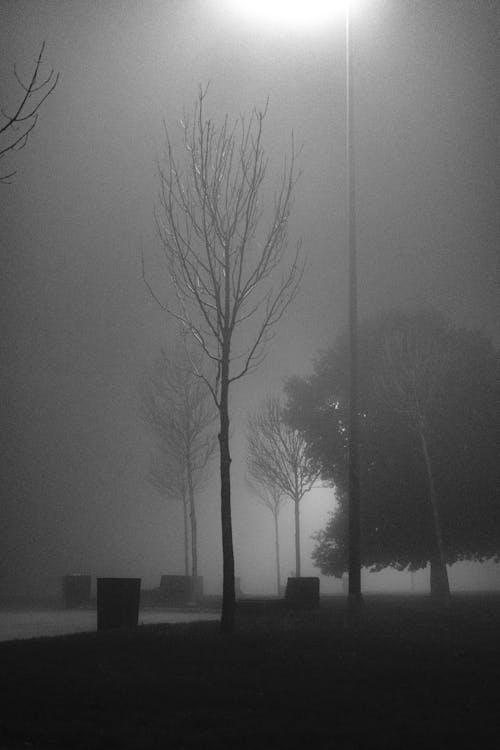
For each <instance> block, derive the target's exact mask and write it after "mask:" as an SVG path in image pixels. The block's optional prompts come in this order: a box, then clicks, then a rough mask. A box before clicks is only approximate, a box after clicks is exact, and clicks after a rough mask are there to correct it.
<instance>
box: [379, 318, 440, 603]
mask: <svg viewBox="0 0 500 750" xmlns="http://www.w3.org/2000/svg"><path fill="white" fill-rule="evenodd" d="M426 322H427V321H426V320H418V319H415V320H410V319H408V320H406V322H405V323H404V324H403V325H400V326H397V327H395V328H394V329H393V330H392V331H390V332H389V333H387V335H386V337H385V341H384V344H383V351H382V357H381V362H382V364H381V367H380V370H379V371H378V373H377V374H376V389H377V392H378V394H379V396H380V397H381V399H382V400H383V402H384V403H385V404H386V405H387V406H388V407H389V408H390V409H392V410H394V412H396V413H398V414H400V415H402V416H403V418H404V419H405V420H407V422H408V423H409V425H410V427H411V428H412V430H414V432H415V434H416V436H417V438H418V442H419V445H420V450H421V452H422V458H423V460H424V465H425V471H426V476H427V487H428V493H429V503H430V508H431V512H432V522H433V529H434V547H435V552H434V554H433V555H432V557H431V560H430V571H431V593H432V594H434V595H435V596H436V597H437V598H439V599H441V600H442V601H443V603H445V604H447V603H448V602H449V597H450V586H449V581H448V572H447V568H446V552H445V545H444V541H443V532H442V525H441V518H440V512H439V499H438V496H437V492H436V484H435V478H434V477H435V467H434V466H433V460H432V450H431V444H432V439H433V437H434V436H433V435H432V430H431V416H432V412H433V410H434V409H435V407H436V403H437V399H438V398H439V392H440V389H441V388H442V387H443V382H444V378H445V375H446V373H447V369H448V365H449V360H450V352H451V347H452V337H451V334H450V333H449V331H448V329H447V328H446V327H442V326H439V327H438V328H436V327H435V326H433V327H429V326H428V325H426Z"/></svg>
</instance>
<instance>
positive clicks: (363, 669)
mask: <svg viewBox="0 0 500 750" xmlns="http://www.w3.org/2000/svg"><path fill="white" fill-rule="evenodd" d="M238 619H239V621H238V632H237V634H236V635H235V636H234V637H233V638H229V639H228V638H224V637H222V636H221V635H220V634H219V631H218V624H217V623H209V622H206V623H192V624H189V625H186V624H183V625H170V626H168V625H162V626H143V627H142V628H139V630H138V631H136V632H133V633H106V634H104V633H100V634H97V633H94V634H85V635H71V636H64V637H58V638H51V639H38V640H31V641H20V642H14V643H5V644H0V748H2V750H9V749H11V748H12V750H17V749H20V748H24V749H26V748H35V749H36V748H40V749H42V748H67V749H68V750H70V749H71V748H82V749H83V748H84V749H85V750H87V749H89V750H90V749H93V748H95V749H97V748H102V749H103V750H104V749H106V750H112V749H113V748H116V749H117V750H118V749H120V750H122V749H123V750H126V749H127V748H137V750H147V749H148V748H165V750H167V748H168V749H173V748H200V749H202V750H205V748H228V749H229V748H252V749H255V750H267V749H271V748H273V750H281V749H282V748H292V747H293V748H295V747H302V748H305V750H309V749H311V750H316V749H317V748H329V749H330V748H331V749H332V750H334V749H339V750H347V749H349V750H362V749H364V748H380V749H381V750H382V749H383V750H391V749H394V750H396V748H397V749H398V750H406V749H407V748H425V749H426V750H429V749H434V748H436V749H437V748H439V749H440V750H441V749H443V748H462V747H467V748H469V749H470V750H476V749H478V748H479V749H481V750H483V749H486V748H490V747H497V746H498V742H499V739H498V738H499V735H500V719H499V703H498V700H499V696H500V648H499V635H500V597H498V596H496V595H495V596H494V595H484V596H480V595H469V596H462V597H457V598H456V600H455V602H454V608H453V617H452V620H451V623H450V621H449V620H448V618H447V617H445V616H442V615H441V614H439V612H436V611H435V610H433V609H432V608H431V607H430V606H429V603H428V602H427V600H424V599H423V598H418V597H413V598H410V597H408V598H404V597H395V596H394V597H381V598H375V597H372V598H369V599H367V600H366V610H365V615H364V622H363V625H362V627H361V628H360V629H359V631H358V632H353V631H352V630H351V629H348V628H346V627H345V621H344V614H343V601H342V599H340V598H338V599H332V600H330V601H327V602H324V603H323V604H322V608H321V610H320V611H319V612H315V613H312V612H311V613H304V614H302V615H301V614H299V613H295V614H294V613H290V612H285V611H283V610H280V609H276V611H274V610H273V609H272V608H269V609H268V610H265V611H262V612H258V613H256V612H255V610H252V608H251V607H247V608H246V610H245V611H244V612H243V611H242V612H241V614H240V615H239V618H238Z"/></svg>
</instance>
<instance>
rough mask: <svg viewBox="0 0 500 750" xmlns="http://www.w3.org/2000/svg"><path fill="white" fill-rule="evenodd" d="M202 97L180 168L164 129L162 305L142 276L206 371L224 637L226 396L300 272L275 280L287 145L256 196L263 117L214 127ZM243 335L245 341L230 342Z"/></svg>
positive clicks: (283, 243) (230, 578)
mask: <svg viewBox="0 0 500 750" xmlns="http://www.w3.org/2000/svg"><path fill="white" fill-rule="evenodd" d="M205 97H206V89H205V90H202V89H201V88H200V91H199V94H198V98H197V101H196V103H195V106H194V112H193V116H192V118H186V119H185V120H184V121H183V122H182V123H181V124H182V130H183V137H184V144H183V145H184V156H185V160H186V162H185V167H184V169H182V167H181V165H180V164H179V163H178V161H177V159H176V157H175V155H174V149H173V145H172V141H171V138H170V136H169V133H168V130H167V129H165V130H166V151H165V158H164V162H163V164H162V165H160V168H159V173H160V184H161V197H160V200H161V211H159V212H158V214H157V225H158V232H159V235H160V238H161V242H162V250H163V254H162V257H163V259H164V261H165V264H166V269H167V271H168V275H169V279H170V282H171V287H172V289H173V294H171V297H170V298H167V297H166V295H162V296H161V297H160V295H159V294H158V293H157V292H156V291H155V290H154V288H153V285H152V284H151V283H150V282H149V281H148V280H147V279H146V275H145V271H144V262H143V276H144V279H145V281H146V283H147V284H148V286H149V288H150V290H151V292H152V294H153V296H154V297H155V299H156V300H157V301H158V302H159V304H160V305H161V307H162V308H163V309H164V310H165V311H167V312H168V313H169V314H170V315H172V316H173V317H174V318H176V319H177V320H179V321H180V322H181V323H182V325H183V327H184V329H185V330H186V331H188V332H189V333H190V334H191V335H192V336H193V338H194V340H195V341H196V342H197V344H198V346H199V347H200V349H201V350H202V351H203V353H204V355H205V357H206V359H207V360H208V362H209V363H210V364H211V366H212V367H211V371H210V372H209V373H208V374H207V373H203V372H201V371H198V374H199V376H200V377H201V378H203V380H204V381H205V383H206V384H207V386H208V388H209V390H210V392H211V394H212V397H213V399H214V402H215V404H216V406H217V409H218V412H219V422H220V430H219V445H220V478H221V525H222V553H223V597H222V617H221V630H222V632H225V633H231V632H232V631H233V629H234V608H235V588H234V550H233V534H232V520H231V479H230V465H231V455H230V445H229V392H230V387H231V385H232V384H233V383H234V382H235V381H237V380H239V379H240V378H242V377H243V376H245V375H246V374H247V373H248V372H250V371H251V370H253V369H254V368H256V367H257V366H258V364H259V363H260V362H261V361H262V359H263V356H264V348H265V344H266V343H267V342H268V340H269V339H270V337H271V335H272V329H273V327H274V326H275V324H276V323H277V322H278V321H279V320H280V318H281V317H282V315H283V313H284V312H285V310H286V308H287V307H288V305H289V304H290V302H291V300H292V299H293V298H294V297H295V295H296V293H297V291H298V287H299V284H300V281H301V278H302V275H303V272H304V265H303V262H302V261H301V259H300V245H298V246H297V248H296V251H295V253H294V255H293V257H292V259H291V261H290V263H289V264H288V266H287V268H286V269H283V270H282V271H281V273H280V267H281V268H283V264H282V261H283V260H284V255H285V251H286V249H287V225H288V218H289V214H290V209H291V203H292V191H293V187H294V184H295V181H296V174H295V152H294V147H293V139H292V146H291V155H290V156H288V157H285V159H284V164H283V170H282V175H281V179H280V183H279V186H278V188H277V190H276V192H275V194H274V199H272V198H271V197H270V196H268V195H266V194H265V193H264V181H265V176H266V169H267V166H268V159H267V158H266V156H265V153H264V149H263V145H262V131H263V123H264V118H265V115H266V110H264V111H256V110H254V111H253V112H252V114H251V115H250V117H249V118H248V119H246V118H245V117H243V116H242V117H241V118H240V119H238V120H237V121H236V122H234V123H230V121H229V118H228V117H227V116H226V117H225V119H224V120H223V122H222V124H220V125H218V126H216V125H215V124H214V122H213V121H212V120H211V119H210V118H208V117H207V116H206V115H205V110H204V107H205ZM266 109H267V107H266ZM265 208H266V209H267V211H265ZM262 225H265V226H264V228H263V229H262V230H261V231H258V230H260V227H262ZM243 332H244V337H243V335H238V334H240V333H241V334H243ZM236 345H237V346H238V347H239V348H238V349H236Z"/></svg>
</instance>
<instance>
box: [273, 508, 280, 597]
mask: <svg viewBox="0 0 500 750" xmlns="http://www.w3.org/2000/svg"><path fill="white" fill-rule="evenodd" d="M274 539H275V547H276V586H277V591H278V596H281V575H280V538H279V528H278V513H277V511H275V512H274Z"/></svg>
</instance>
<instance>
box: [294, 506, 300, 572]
mask: <svg viewBox="0 0 500 750" xmlns="http://www.w3.org/2000/svg"><path fill="white" fill-rule="evenodd" d="M294 502H295V575H296V576H297V578H300V510H299V500H297V499H295V501H294Z"/></svg>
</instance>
